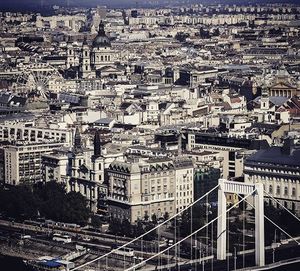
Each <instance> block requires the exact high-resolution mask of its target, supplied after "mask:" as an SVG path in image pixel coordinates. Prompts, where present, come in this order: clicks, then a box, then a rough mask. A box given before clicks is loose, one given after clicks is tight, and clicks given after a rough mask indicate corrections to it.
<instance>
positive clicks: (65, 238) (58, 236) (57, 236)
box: [52, 233, 72, 244]
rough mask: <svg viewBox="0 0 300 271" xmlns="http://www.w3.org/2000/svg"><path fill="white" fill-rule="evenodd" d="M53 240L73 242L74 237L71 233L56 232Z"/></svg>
mask: <svg viewBox="0 0 300 271" xmlns="http://www.w3.org/2000/svg"><path fill="white" fill-rule="evenodd" d="M52 240H53V241H56V242H63V243H65V244H68V243H72V238H71V237H70V236H69V235H62V234H59V233H55V234H54V235H53V238H52Z"/></svg>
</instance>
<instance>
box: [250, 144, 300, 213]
mask: <svg viewBox="0 0 300 271" xmlns="http://www.w3.org/2000/svg"><path fill="white" fill-rule="evenodd" d="M299 165H300V148H299V145H298V146H297V145H295V140H294V139H287V140H286V141H285V143H284V145H283V146H282V147H277V146H274V147H271V148H269V149H267V150H261V151H258V152H256V153H255V154H253V155H251V156H250V157H248V158H247V159H246V161H245V164H244V174H245V182H246V183H257V182H260V183H263V184H264V190H265V192H266V194H265V199H266V201H268V202H269V203H271V204H273V205H275V206H276V207H278V208H279V207H280V205H279V204H277V203H276V202H275V201H274V200H272V199H271V198H270V197H269V196H268V195H271V196H273V197H274V198H276V199H277V200H278V201H279V202H280V203H281V204H282V205H284V206H285V207H287V208H289V209H291V210H292V211H294V212H296V213H297V214H298V215H300V167H299Z"/></svg>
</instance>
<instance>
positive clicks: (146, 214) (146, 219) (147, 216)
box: [144, 212, 149, 221]
mask: <svg viewBox="0 0 300 271" xmlns="http://www.w3.org/2000/svg"><path fill="white" fill-rule="evenodd" d="M144 220H145V221H148V220H149V215H148V213H147V212H145V215H144Z"/></svg>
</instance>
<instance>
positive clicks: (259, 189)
mask: <svg viewBox="0 0 300 271" xmlns="http://www.w3.org/2000/svg"><path fill="white" fill-rule="evenodd" d="M225 193H232V194H242V195H249V194H253V196H254V204H255V263H256V265H258V266H264V265H265V234H264V228H265V227H264V188H263V184H261V183H255V184H245V183H239V182H232V181H228V180H224V179H220V180H219V190H218V216H221V217H220V218H219V219H218V227H217V259H218V260H226V247H227V228H226V227H227V224H226V207H227V202H226V195H225Z"/></svg>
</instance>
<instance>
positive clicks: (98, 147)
mask: <svg viewBox="0 0 300 271" xmlns="http://www.w3.org/2000/svg"><path fill="white" fill-rule="evenodd" d="M100 155H101V141H100V134H99V131H98V130H97V131H96V132H95V136H94V156H95V157H99V156H100Z"/></svg>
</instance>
